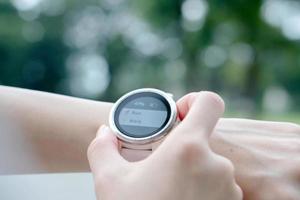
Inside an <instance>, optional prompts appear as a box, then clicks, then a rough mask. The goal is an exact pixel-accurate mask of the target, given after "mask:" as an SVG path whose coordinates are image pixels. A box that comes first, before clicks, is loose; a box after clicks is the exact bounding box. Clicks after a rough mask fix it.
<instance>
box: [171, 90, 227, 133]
mask: <svg viewBox="0 0 300 200" xmlns="http://www.w3.org/2000/svg"><path fill="white" fill-rule="evenodd" d="M186 98H187V101H185V104H182V103H183V101H181V104H179V106H180V105H181V106H182V107H178V109H179V113H181V117H184V118H183V120H182V122H181V123H180V125H179V126H178V128H177V129H175V131H176V132H179V131H180V129H184V130H189V131H188V132H189V133H186V134H197V135H200V136H204V137H205V138H209V137H210V135H211V133H212V132H213V130H214V128H215V126H216V124H217V122H218V120H219V119H220V117H221V116H222V115H223V112H224V108H225V105H224V101H223V99H222V98H221V97H220V96H219V95H217V94H216V93H213V92H199V93H192V94H190V95H188V96H186ZM180 109H181V110H180ZM182 109H183V110H182ZM180 134H182V133H180Z"/></svg>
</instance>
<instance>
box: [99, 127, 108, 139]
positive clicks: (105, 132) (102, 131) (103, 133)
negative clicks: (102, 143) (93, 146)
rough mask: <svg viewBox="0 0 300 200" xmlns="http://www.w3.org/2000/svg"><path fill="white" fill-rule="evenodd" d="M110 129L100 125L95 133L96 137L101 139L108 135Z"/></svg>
mask: <svg viewBox="0 0 300 200" xmlns="http://www.w3.org/2000/svg"><path fill="white" fill-rule="evenodd" d="M109 131H110V129H109V128H108V126H106V125H102V126H101V127H100V129H99V131H98V133H97V137H102V136H104V135H106V134H109Z"/></svg>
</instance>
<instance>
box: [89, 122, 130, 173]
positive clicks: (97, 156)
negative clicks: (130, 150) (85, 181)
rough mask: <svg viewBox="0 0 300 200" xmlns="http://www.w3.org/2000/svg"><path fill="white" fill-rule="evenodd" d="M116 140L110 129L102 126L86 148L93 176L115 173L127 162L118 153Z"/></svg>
mask: <svg viewBox="0 0 300 200" xmlns="http://www.w3.org/2000/svg"><path fill="white" fill-rule="evenodd" d="M118 145H119V144H118V140H117V138H116V136H115V135H114V134H113V132H112V131H111V129H110V128H109V127H108V126H106V125H103V126H101V127H100V129H99V130H98V133H97V136H96V138H95V139H94V140H93V141H92V143H91V144H90V146H89V148H88V153H87V155H88V160H89V164H90V167H91V170H92V173H93V174H94V176H97V175H98V174H100V173H101V174H103V173H110V172H112V173H116V172H118V171H121V170H119V169H120V167H122V166H124V164H125V163H126V162H127V161H125V160H124V158H123V157H122V156H121V155H120V153H119V148H118Z"/></svg>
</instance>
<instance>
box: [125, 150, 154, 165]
mask: <svg viewBox="0 0 300 200" xmlns="http://www.w3.org/2000/svg"><path fill="white" fill-rule="evenodd" d="M151 153H152V150H150V149H149V150H140V149H139V150H138V149H127V148H124V147H122V148H121V155H122V156H123V158H125V159H126V160H127V161H129V162H136V161H140V160H143V159H145V158H147V157H148V156H149V155H150V154H151Z"/></svg>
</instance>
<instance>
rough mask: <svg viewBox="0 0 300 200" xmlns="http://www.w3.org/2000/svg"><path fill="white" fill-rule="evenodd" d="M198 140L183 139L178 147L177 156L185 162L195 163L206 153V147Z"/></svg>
mask: <svg viewBox="0 0 300 200" xmlns="http://www.w3.org/2000/svg"><path fill="white" fill-rule="evenodd" d="M204 145H205V144H202V143H201V142H199V141H198V140H193V139H184V140H182V142H181V145H180V147H179V148H178V157H179V159H180V160H181V161H183V162H184V163H186V164H195V163H198V162H199V161H200V160H202V159H203V158H204V157H205V155H206V154H207V149H206V148H205V146H204Z"/></svg>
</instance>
